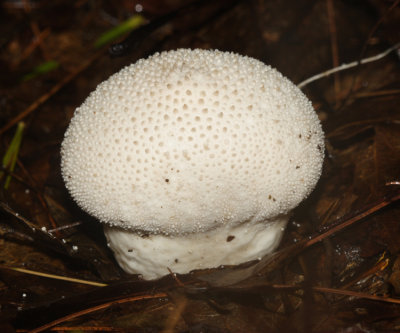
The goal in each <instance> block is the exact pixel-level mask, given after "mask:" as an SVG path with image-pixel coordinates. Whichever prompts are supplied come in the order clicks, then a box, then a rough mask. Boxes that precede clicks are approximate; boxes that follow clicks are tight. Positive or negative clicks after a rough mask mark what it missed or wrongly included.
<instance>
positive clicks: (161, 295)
mask: <svg viewBox="0 0 400 333" xmlns="http://www.w3.org/2000/svg"><path fill="white" fill-rule="evenodd" d="M165 297H168V295H167V294H166V293H162V292H161V293H157V294H154V295H136V296H132V297H126V298H122V299H118V300H115V301H111V302H107V303H103V304H100V305H96V306H93V307H91V308H88V309H84V310H82V311H78V312H75V313H71V314H69V315H67V316H65V317H62V318H59V319H56V320H54V321H52V322H50V323H47V324H45V325H43V326H40V327H38V328H35V329H33V330H30V331H28V333H39V332H43V331H45V330H48V329H50V328H52V327H54V326H56V325H58V324H61V323H64V322H66V321H68V320H72V319H76V318H78V317H81V316H83V315H86V314H89V313H93V312H96V311H99V310H104V309H107V308H109V307H111V306H113V305H116V304H124V303H128V302H137V301H143V300H147V299H155V298H165Z"/></svg>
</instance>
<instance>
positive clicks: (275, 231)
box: [104, 216, 288, 280]
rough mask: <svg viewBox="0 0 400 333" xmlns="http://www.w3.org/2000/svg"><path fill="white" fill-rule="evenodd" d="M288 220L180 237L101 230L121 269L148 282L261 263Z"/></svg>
mask: <svg viewBox="0 0 400 333" xmlns="http://www.w3.org/2000/svg"><path fill="white" fill-rule="evenodd" d="M287 221H288V217H287V216H281V217H279V218H277V219H274V220H273V221H267V222H264V223H257V224H255V225H248V224H246V223H245V224H242V225H239V226H236V227H229V226H226V227H223V228H218V229H214V230H211V231H208V232H205V233H196V234H186V235H180V236H166V235H160V234H156V235H148V236H140V235H139V234H138V233H135V232H133V231H130V230H125V229H121V228H118V227H110V226H105V227H104V233H105V235H106V237H107V240H108V246H109V247H110V248H111V249H112V251H113V252H114V255H115V258H116V260H117V261H118V263H119V265H120V266H121V268H122V269H123V270H124V271H126V272H127V273H130V274H140V275H141V276H142V277H143V279H146V280H152V279H157V278H160V277H162V276H164V275H167V274H169V270H168V269H170V270H171V271H172V272H174V273H180V274H185V273H189V272H190V271H192V270H195V269H205V268H215V267H219V266H221V265H238V264H241V263H244V262H247V261H251V260H257V259H261V258H262V257H263V256H264V255H266V254H268V253H270V252H272V251H273V250H274V249H275V248H276V247H277V246H278V244H279V241H280V240H281V237H282V234H283V231H284V229H285V226H286V224H287Z"/></svg>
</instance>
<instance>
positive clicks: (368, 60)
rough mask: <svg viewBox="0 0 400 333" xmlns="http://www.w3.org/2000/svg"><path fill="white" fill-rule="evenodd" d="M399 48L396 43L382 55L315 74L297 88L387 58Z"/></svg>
mask: <svg viewBox="0 0 400 333" xmlns="http://www.w3.org/2000/svg"><path fill="white" fill-rule="evenodd" d="M399 47H400V43H397V44H395V45H393V46H392V47H390V48H388V49H387V50H386V51H384V52H382V53H379V54H377V55H374V56H372V57H369V58H364V59H361V60H360V61H353V62H351V63H349V64H343V65H340V66H338V67H334V68H332V69H329V70H327V71H325V72H322V73H319V74H316V75H314V76H311V77H310V78H308V79H307V80H304V81H302V82H300V83H299V84H298V85H297V86H298V87H299V88H300V89H301V88H303V87H304V86H306V85H307V84H309V83H311V82H313V81H316V80H319V79H322V78H323V77H327V76H329V75H331V74H333V73H337V72H340V71H343V70H345V69H349V68H352V67H355V66H357V65H363V64H367V63H369V62H372V61H377V60H380V59H382V58H383V57H385V56H387V55H388V54H389V53H390V52H392V51H393V50H397V49H398V48H399Z"/></svg>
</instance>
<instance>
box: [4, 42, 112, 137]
mask: <svg viewBox="0 0 400 333" xmlns="http://www.w3.org/2000/svg"><path fill="white" fill-rule="evenodd" d="M103 54H104V49H101V50H99V51H98V52H96V53H95V54H94V55H93V56H92V57H90V58H89V59H88V60H87V61H85V62H84V63H83V64H82V65H81V66H79V67H78V69H77V70H76V71H74V72H72V73H70V74H68V75H67V76H66V77H65V78H64V79H63V80H61V81H60V82H58V83H57V84H56V85H55V86H53V88H51V89H50V90H49V91H48V92H46V93H45V94H44V95H42V96H40V97H39V98H38V99H37V100H36V101H34V102H33V103H32V104H31V105H29V106H28V107H27V108H26V109H25V110H24V111H22V112H21V113H20V114H18V115H17V116H16V117H15V118H13V119H12V120H11V121H9V122H8V124H6V125H5V126H3V127H2V128H0V135H1V134H3V133H4V132H5V131H7V130H8V129H9V128H11V127H12V126H14V125H15V124H16V123H18V122H19V121H21V120H22V119H24V118H25V117H27V116H28V115H30V114H31V113H32V112H33V111H35V110H36V109H37V108H38V107H39V106H41V105H42V104H43V103H45V102H47V100H49V99H50V97H52V96H54V95H55V94H56V93H57V92H58V91H59V90H60V89H61V88H63V87H64V86H65V85H67V84H68V83H69V82H71V81H72V80H73V79H74V78H75V77H76V76H78V75H79V74H80V73H81V72H83V71H84V70H85V69H86V68H88V67H89V66H90V65H91V64H92V63H93V61H95V60H96V59H97V58H99V57H100V56H101V55H103Z"/></svg>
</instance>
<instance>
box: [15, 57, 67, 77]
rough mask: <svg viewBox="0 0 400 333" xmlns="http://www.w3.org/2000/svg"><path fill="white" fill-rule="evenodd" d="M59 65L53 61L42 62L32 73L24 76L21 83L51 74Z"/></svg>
mask: <svg viewBox="0 0 400 333" xmlns="http://www.w3.org/2000/svg"><path fill="white" fill-rule="evenodd" d="M59 65H60V64H59V63H58V62H57V61H55V60H50V61H46V62H44V63H42V64H40V65H37V66H36V67H35V68H34V69H33V70H32V72H30V73H28V74H25V75H24V76H23V77H22V81H23V82H25V81H29V80H31V79H33V78H35V77H37V76H39V75H43V74H46V73H48V72H51V71H53V70H55V69H56V68H57V67H58V66H59Z"/></svg>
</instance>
